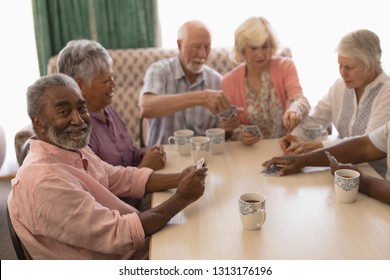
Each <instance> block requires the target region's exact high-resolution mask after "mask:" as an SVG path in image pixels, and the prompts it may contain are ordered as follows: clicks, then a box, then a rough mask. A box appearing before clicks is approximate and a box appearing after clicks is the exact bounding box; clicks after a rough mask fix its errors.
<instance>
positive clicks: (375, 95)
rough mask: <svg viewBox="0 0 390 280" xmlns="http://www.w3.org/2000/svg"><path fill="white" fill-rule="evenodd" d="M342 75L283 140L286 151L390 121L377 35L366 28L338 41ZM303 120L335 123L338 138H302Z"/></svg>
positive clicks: (389, 82)
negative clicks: (309, 139) (314, 139)
mask: <svg viewBox="0 0 390 280" xmlns="http://www.w3.org/2000/svg"><path fill="white" fill-rule="evenodd" d="M337 53H338V64H339V71H340V76H341V77H340V78H338V79H337V80H336V81H335V83H334V84H333V85H332V86H331V87H330V89H329V92H328V93H327V94H326V95H325V96H324V97H323V98H322V100H320V101H319V102H318V105H317V106H316V107H315V108H314V110H313V111H312V112H311V113H310V115H309V116H308V117H307V118H306V119H305V120H304V121H303V122H302V123H301V125H300V126H298V127H297V128H296V129H294V131H293V132H292V133H291V135H287V136H285V137H283V138H282V139H281V141H280V143H281V147H282V149H283V150H284V151H285V152H286V153H296V154H299V153H304V152H308V151H312V150H314V149H318V148H323V147H327V146H330V145H332V144H335V142H340V141H343V140H345V139H347V138H350V137H353V136H357V135H363V134H367V133H370V132H372V131H374V130H375V129H376V128H378V127H380V126H381V125H383V124H385V123H386V122H387V121H389V120H390V110H389V108H390V77H389V76H388V75H386V73H385V72H384V71H383V69H382V66H381V54H382V50H381V46H380V40H379V38H378V36H377V35H376V34H375V33H374V32H372V31H370V30H366V29H359V30H356V31H354V32H351V33H348V34H346V35H345V36H344V37H343V38H342V39H341V40H340V43H339V44H338V47H337ZM304 123H316V124H321V125H322V126H323V127H324V128H326V127H328V126H330V125H332V124H333V125H334V126H335V128H336V129H337V132H338V137H337V139H331V140H327V141H302V138H301V137H300V136H301V126H302V125H303V124H304Z"/></svg>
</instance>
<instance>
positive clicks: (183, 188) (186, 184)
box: [176, 167, 207, 202]
mask: <svg viewBox="0 0 390 280" xmlns="http://www.w3.org/2000/svg"><path fill="white" fill-rule="evenodd" d="M187 172H189V173H187ZM183 173H186V174H185V175H184V174H183ZM181 175H184V177H182V179H181V180H180V182H179V185H178V186H177V190H176V193H177V194H178V195H180V196H181V197H182V198H184V199H185V200H187V201H189V202H194V201H196V200H197V199H198V198H200V197H201V196H202V195H203V193H204V190H205V180H206V176H207V168H206V167H202V168H199V169H196V168H194V167H191V168H186V169H185V170H184V171H183V172H182V174H181Z"/></svg>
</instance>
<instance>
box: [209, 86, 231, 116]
mask: <svg viewBox="0 0 390 280" xmlns="http://www.w3.org/2000/svg"><path fill="white" fill-rule="evenodd" d="M205 94H206V98H204V102H203V107H206V108H207V109H209V110H210V111H211V113H212V114H219V113H222V112H223V111H226V110H227V109H228V108H229V106H230V103H231V102H230V99H229V97H228V96H227V95H226V94H225V93H223V91H216V90H206V91H205Z"/></svg>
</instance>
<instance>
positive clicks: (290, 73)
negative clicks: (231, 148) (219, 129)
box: [222, 17, 310, 145]
mask: <svg viewBox="0 0 390 280" xmlns="http://www.w3.org/2000/svg"><path fill="white" fill-rule="evenodd" d="M278 51H279V44H278V41H277V38H276V36H275V34H274V32H273V31H272V28H271V25H270V23H269V22H268V20H267V19H265V18H264V17H251V18H249V19H247V20H246V21H244V22H243V23H242V24H241V25H240V26H239V27H238V28H237V30H236V32H235V44H234V49H233V58H234V59H235V60H236V61H237V62H242V63H241V64H240V65H239V66H238V67H236V68H235V69H233V70H232V71H231V72H229V73H227V74H226V75H225V76H224V78H223V81H222V90H223V91H224V92H225V93H226V95H228V96H229V98H230V100H231V102H232V104H234V105H236V106H238V107H242V108H243V109H244V111H243V112H242V113H241V114H240V122H241V124H243V125H257V126H258V127H259V128H260V131H261V132H262V135H263V137H264V138H279V137H281V136H283V135H285V134H286V132H288V131H290V130H292V129H293V128H295V127H296V126H297V125H298V124H299V123H300V122H301V120H302V119H303V118H305V117H306V116H307V115H308V113H309V110H310V105H309V103H308V101H307V99H306V98H305V97H304V96H303V93H302V87H301V85H300V83H299V77H298V73H297V70H296V67H295V64H294V62H293V61H292V59H291V58H290V57H282V56H280V55H277V53H278ZM234 135H237V134H236V133H235V134H233V138H237V136H234ZM238 138H240V139H241V141H242V142H243V143H245V144H247V145H252V144H254V143H256V142H258V141H259V140H260V139H261V137H259V136H254V135H252V134H251V133H249V132H245V131H244V130H240V134H239V136H238Z"/></svg>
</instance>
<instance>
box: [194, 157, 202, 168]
mask: <svg viewBox="0 0 390 280" xmlns="http://www.w3.org/2000/svg"><path fill="white" fill-rule="evenodd" d="M203 166H204V158H200V159H198V161H197V162H196V169H199V168H202V167H203Z"/></svg>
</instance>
